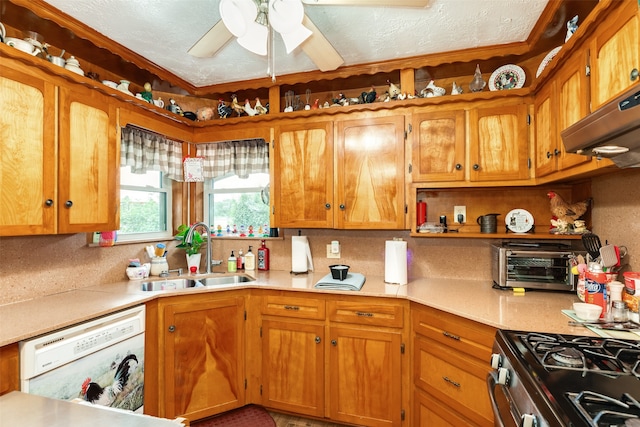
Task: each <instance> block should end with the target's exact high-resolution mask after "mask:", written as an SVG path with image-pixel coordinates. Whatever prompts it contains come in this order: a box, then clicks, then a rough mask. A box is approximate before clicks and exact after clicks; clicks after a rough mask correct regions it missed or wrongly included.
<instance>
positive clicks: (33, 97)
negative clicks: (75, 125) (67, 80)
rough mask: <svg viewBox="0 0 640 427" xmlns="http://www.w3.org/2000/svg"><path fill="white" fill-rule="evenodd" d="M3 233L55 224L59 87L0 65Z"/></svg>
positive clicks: (52, 228) (38, 230)
mask: <svg viewBox="0 0 640 427" xmlns="http://www.w3.org/2000/svg"><path fill="white" fill-rule="evenodd" d="M0 71H1V75H0V97H1V98H2V103H3V105H4V112H3V114H1V115H0V143H1V144H2V161H1V162H0V183H2V184H1V185H2V197H1V198H0V235H2V236H15V235H29V234H52V233H55V232H56V223H57V207H56V203H57V184H56V172H57V163H56V134H55V131H56V130H55V117H56V116H55V114H56V113H55V112H56V106H55V99H56V98H55V92H56V88H55V86H54V85H53V84H52V83H50V82H48V81H46V80H44V79H42V78H37V77H35V76H32V75H30V74H28V73H25V72H24V70H19V69H12V68H8V67H7V66H6V64H2V65H0Z"/></svg>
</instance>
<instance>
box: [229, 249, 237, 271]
mask: <svg viewBox="0 0 640 427" xmlns="http://www.w3.org/2000/svg"><path fill="white" fill-rule="evenodd" d="M237 269H238V260H237V259H236V256H235V254H234V253H233V251H231V255H230V256H229V259H228V260H227V271H228V272H229V273H235V272H236V271H237Z"/></svg>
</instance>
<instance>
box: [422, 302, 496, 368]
mask: <svg viewBox="0 0 640 427" xmlns="http://www.w3.org/2000/svg"><path fill="white" fill-rule="evenodd" d="M412 325H413V331H414V332H415V333H416V334H419V335H424V336H425V337H428V338H432V339H434V340H436V341H438V342H441V343H443V344H445V345H448V346H450V347H453V348H454V349H456V350H458V351H463V352H465V353H467V354H469V355H471V356H475V357H477V358H478V359H480V360H482V361H488V360H489V358H490V357H491V347H492V346H493V341H494V338H495V334H496V329H495V328H493V327H491V326H487V325H484V324H482V323H478V322H474V321H473V320H469V319H465V318H463V317H459V316H455V315H453V314H449V313H445V312H443V311H440V310H435V309H414V310H412Z"/></svg>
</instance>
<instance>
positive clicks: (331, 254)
mask: <svg viewBox="0 0 640 427" xmlns="http://www.w3.org/2000/svg"><path fill="white" fill-rule="evenodd" d="M335 247H337V248H338V249H337V252H336V251H335ZM327 258H335V259H340V245H332V244H331V243H329V244H328V245H327Z"/></svg>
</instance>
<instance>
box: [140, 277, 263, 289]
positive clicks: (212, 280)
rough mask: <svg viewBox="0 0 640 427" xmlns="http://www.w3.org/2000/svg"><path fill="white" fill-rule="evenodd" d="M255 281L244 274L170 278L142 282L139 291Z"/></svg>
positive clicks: (227, 284)
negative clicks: (199, 277)
mask: <svg viewBox="0 0 640 427" xmlns="http://www.w3.org/2000/svg"><path fill="white" fill-rule="evenodd" d="M255 280H256V279H255V278H253V277H251V276H248V275H246V274H237V275H233V276H217V277H204V278H201V279H196V278H181V277H177V278H172V279H169V278H167V279H160V280H154V281H147V282H142V283H141V284H140V289H142V290H143V291H165V290H179V289H189V288H200V287H209V288H212V287H216V286H229V285H237V284H240V283H246V282H253V281H255Z"/></svg>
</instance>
